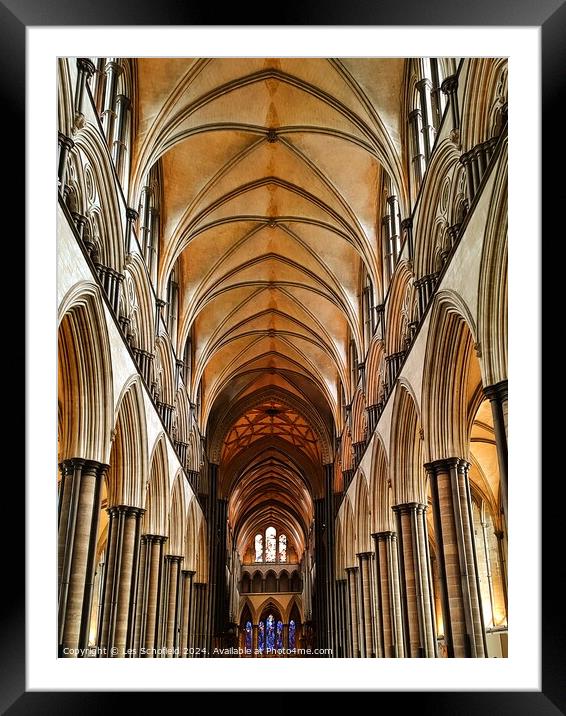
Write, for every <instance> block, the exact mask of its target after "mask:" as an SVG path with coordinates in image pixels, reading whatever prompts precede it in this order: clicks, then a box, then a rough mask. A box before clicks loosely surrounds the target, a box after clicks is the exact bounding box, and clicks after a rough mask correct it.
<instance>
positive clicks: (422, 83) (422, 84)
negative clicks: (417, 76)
mask: <svg viewBox="0 0 566 716" xmlns="http://www.w3.org/2000/svg"><path fill="white" fill-rule="evenodd" d="M415 87H416V88H417V89H418V90H419V92H420V91H422V90H424V89H432V82H431V81H430V80H429V78H428V77H423V78H422V80H419V81H418V82H417V83H416V85H415Z"/></svg>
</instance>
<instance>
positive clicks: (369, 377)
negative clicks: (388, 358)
mask: <svg viewBox="0 0 566 716" xmlns="http://www.w3.org/2000/svg"><path fill="white" fill-rule="evenodd" d="M384 381H385V352H384V348H383V340H381V339H379V338H374V339H373V340H372V342H371V344H370V348H369V351H368V355H367V359H366V386H367V404H368V405H377V404H378V403H380V402H383V398H384V395H383V389H384V386H383V384H384Z"/></svg>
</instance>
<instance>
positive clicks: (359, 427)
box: [351, 389, 368, 444]
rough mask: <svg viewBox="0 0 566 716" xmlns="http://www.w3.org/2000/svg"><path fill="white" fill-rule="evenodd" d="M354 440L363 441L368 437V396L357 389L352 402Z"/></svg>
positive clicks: (355, 441)
mask: <svg viewBox="0 0 566 716" xmlns="http://www.w3.org/2000/svg"><path fill="white" fill-rule="evenodd" d="M351 423H352V442H353V443H354V444H355V443H361V442H365V440H366V439H367V436H368V435H367V415H366V398H365V395H364V393H363V391H362V390H359V389H358V390H357V391H356V394H355V395H354V400H353V402H352V418H351Z"/></svg>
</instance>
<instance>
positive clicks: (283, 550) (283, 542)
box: [279, 535, 287, 562]
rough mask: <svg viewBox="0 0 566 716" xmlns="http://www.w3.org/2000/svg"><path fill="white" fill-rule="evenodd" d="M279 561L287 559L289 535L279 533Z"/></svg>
mask: <svg viewBox="0 0 566 716" xmlns="http://www.w3.org/2000/svg"><path fill="white" fill-rule="evenodd" d="M279 561H280V562H286V561H287V535H279Z"/></svg>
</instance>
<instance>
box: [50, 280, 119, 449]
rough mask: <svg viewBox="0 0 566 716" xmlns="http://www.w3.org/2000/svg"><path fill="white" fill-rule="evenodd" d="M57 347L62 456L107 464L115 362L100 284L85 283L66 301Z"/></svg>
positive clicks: (60, 447)
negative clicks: (113, 363) (112, 357)
mask: <svg viewBox="0 0 566 716" xmlns="http://www.w3.org/2000/svg"><path fill="white" fill-rule="evenodd" d="M57 352H58V382H59V403H60V406H61V407H60V410H59V414H60V418H61V425H60V427H59V434H60V438H61V444H60V446H59V453H60V457H61V458H62V459H66V458H71V457H83V458H86V459H90V460H97V461H98V462H102V463H106V462H107V460H108V455H109V452H110V431H111V429H112V426H113V416H112V405H113V404H114V398H113V387H112V362H111V357H110V345H109V340H108V333H107V327H106V318H105V314H104V308H103V304H102V299H101V297H100V293H99V289H98V287H97V286H96V285H95V284H92V283H87V282H80V283H78V284H77V285H75V286H74V287H73V288H72V289H71V290H70V291H69V292H68V293H67V295H66V296H65V297H64V299H63V300H62V301H61V305H60V307H59V332H58V349H57Z"/></svg>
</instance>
